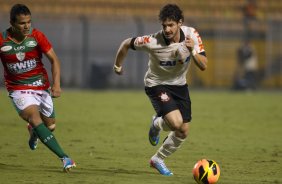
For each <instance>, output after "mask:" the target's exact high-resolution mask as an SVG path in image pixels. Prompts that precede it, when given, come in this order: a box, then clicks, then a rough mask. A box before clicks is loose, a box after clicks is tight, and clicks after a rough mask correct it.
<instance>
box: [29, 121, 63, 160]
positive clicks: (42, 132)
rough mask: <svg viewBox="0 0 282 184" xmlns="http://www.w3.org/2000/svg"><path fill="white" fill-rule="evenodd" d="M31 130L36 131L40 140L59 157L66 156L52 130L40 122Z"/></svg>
mask: <svg viewBox="0 0 282 184" xmlns="http://www.w3.org/2000/svg"><path fill="white" fill-rule="evenodd" d="M33 131H34V132H35V133H36V135H37V136H38V138H39V139H40V141H41V142H42V143H43V144H45V145H46V146H47V147H48V148H49V149H50V150H51V151H53V152H54V153H55V154H56V155H57V156H58V157H59V158H63V157H67V155H66V154H65V153H64V151H63V150H62V148H61V147H60V145H59V143H58V142H57V140H56V139H55V136H54V135H53V134H52V132H51V131H50V130H49V129H48V128H47V127H46V126H45V125H44V123H41V124H40V125H38V126H37V127H34V128H33Z"/></svg>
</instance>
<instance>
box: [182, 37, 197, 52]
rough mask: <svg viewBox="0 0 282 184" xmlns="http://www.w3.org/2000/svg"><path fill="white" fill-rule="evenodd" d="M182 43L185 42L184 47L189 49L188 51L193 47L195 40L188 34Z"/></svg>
mask: <svg viewBox="0 0 282 184" xmlns="http://www.w3.org/2000/svg"><path fill="white" fill-rule="evenodd" d="M184 43H185V45H186V47H187V48H188V49H189V51H190V52H191V51H192V50H193V49H194V46H195V42H194V40H193V39H192V38H191V37H190V36H188V37H186V38H185V41H184Z"/></svg>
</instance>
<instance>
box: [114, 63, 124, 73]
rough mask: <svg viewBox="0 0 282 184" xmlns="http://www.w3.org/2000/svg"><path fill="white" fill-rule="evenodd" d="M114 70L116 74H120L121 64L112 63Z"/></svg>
mask: <svg viewBox="0 0 282 184" xmlns="http://www.w3.org/2000/svg"><path fill="white" fill-rule="evenodd" d="M113 69H114V72H115V73H116V74H118V75H122V73H123V70H122V66H117V65H114V68H113Z"/></svg>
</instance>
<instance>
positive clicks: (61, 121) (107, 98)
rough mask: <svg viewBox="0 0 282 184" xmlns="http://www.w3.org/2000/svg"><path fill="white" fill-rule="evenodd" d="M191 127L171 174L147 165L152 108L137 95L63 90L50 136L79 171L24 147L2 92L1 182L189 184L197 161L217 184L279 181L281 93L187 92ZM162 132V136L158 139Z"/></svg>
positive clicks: (20, 126)
mask: <svg viewBox="0 0 282 184" xmlns="http://www.w3.org/2000/svg"><path fill="white" fill-rule="evenodd" d="M191 98H192V110H193V122H192V124H191V131H190V135H189V138H188V140H187V141H186V142H185V143H184V145H183V146H182V149H180V150H179V151H178V152H176V153H175V154H174V155H173V156H172V157H170V158H168V159H167V161H166V164H167V166H168V167H169V168H170V169H171V170H172V171H173V172H174V174H175V175H174V176H172V177H164V176H161V175H159V174H158V173H157V172H156V171H155V170H153V169H151V168H149V167H148V162H149V159H150V157H151V156H152V155H153V154H154V153H155V151H156V147H152V146H150V144H149V142H148V137H147V133H148V128H149V125H150V119H151V115H153V113H154V111H153V109H152V107H151V104H150V102H149V100H148V99H147V97H146V95H145V94H144V92H143V91H72V90H70V91H68V90H66V91H64V93H63V96H62V97H61V98H59V99H55V107H56V113H57V129H56V131H55V132H54V134H55V136H56V138H57V140H58V141H59V142H60V144H61V146H62V147H63V148H64V150H65V151H66V152H67V153H68V154H69V155H70V156H71V157H72V158H73V159H74V160H75V161H76V163H77V168H76V169H74V170H72V172H71V173H63V172H62V165H61V162H60V161H59V160H58V159H57V157H56V156H55V155H53V154H52V153H51V152H50V151H49V150H48V149H47V148H46V147H44V146H43V144H42V143H40V144H39V147H38V149H37V150H36V151H31V150H29V148H28V144H27V140H28V132H27V130H26V124H25V123H24V122H23V121H22V120H21V119H20V118H19V117H18V116H17V114H16V111H15V110H14V108H13V107H12V104H11V103H10V101H9V98H8V97H7V96H6V91H5V90H4V89H2V90H0V137H1V139H0V183H1V184H2V183H3V184H10V183H11V184H14V183H21V184H61V183H68V184H69V183H70V184H77V183H79V184H88V183H91V184H92V183H93V184H193V183H195V182H194V180H193V179H192V173H191V171H192V168H193V166H194V164H195V162H196V161H197V160H199V159H201V158H209V159H214V160H216V161H217V162H218V164H219V165H220V167H221V176H220V180H219V183H222V184H280V183H282V179H281V178H282V177H281V173H282V93H281V92H255V93H237V92H228V91H193V90H192V91H191ZM164 136H165V134H162V138H163V137H164Z"/></svg>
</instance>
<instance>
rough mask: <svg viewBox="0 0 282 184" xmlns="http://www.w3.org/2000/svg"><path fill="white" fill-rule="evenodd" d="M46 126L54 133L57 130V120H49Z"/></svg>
mask: <svg viewBox="0 0 282 184" xmlns="http://www.w3.org/2000/svg"><path fill="white" fill-rule="evenodd" d="M45 125H46V127H47V128H48V129H49V130H50V131H54V130H55V128H56V124H55V119H48V121H47V122H45Z"/></svg>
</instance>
